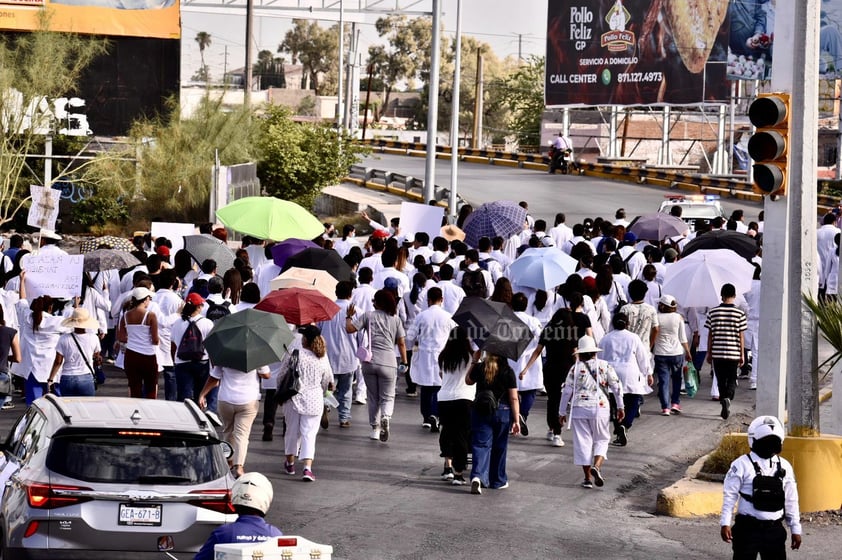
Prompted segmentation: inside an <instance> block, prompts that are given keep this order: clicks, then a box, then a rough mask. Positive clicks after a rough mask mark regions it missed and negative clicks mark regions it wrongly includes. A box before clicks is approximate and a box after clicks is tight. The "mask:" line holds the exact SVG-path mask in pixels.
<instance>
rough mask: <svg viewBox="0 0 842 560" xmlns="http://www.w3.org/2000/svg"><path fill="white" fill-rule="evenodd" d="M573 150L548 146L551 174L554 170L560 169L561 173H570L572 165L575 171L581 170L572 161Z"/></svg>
mask: <svg viewBox="0 0 842 560" xmlns="http://www.w3.org/2000/svg"><path fill="white" fill-rule="evenodd" d="M572 154H573V150H570V149H566V150H559V149H558V148H556V147H554V146H550V151H549V158H550V169H549V172H550V173H551V174H555V172H556V170H557V169H558V170H560V171H561V174H562V175H567V174H568V173H570V168H571V167H573V168H574V170H575V171H576V172H581V171H580V169H579V166H578V165H577V164H576V162H575V161H573V158H572Z"/></svg>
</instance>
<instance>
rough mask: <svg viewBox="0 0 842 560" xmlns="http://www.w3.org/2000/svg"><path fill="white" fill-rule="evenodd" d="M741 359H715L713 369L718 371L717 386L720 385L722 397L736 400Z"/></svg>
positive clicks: (720, 395)
mask: <svg viewBox="0 0 842 560" xmlns="http://www.w3.org/2000/svg"><path fill="white" fill-rule="evenodd" d="M739 364H740V362H739V360H722V359H720V358H714V359H713V371H714V373H716V386H717V387H719V398H720V399H731V400H734V393H735V392H736V391H737V370H738V369H739Z"/></svg>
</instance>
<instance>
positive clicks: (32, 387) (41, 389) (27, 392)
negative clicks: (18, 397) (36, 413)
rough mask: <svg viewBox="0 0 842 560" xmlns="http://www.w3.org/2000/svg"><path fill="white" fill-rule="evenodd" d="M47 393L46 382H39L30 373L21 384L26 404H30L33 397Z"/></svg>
mask: <svg viewBox="0 0 842 560" xmlns="http://www.w3.org/2000/svg"><path fill="white" fill-rule="evenodd" d="M46 394H47V384H46V383H40V382H39V381H38V380H37V379H35V376H34V375H32V374H31V373H30V374H29V376H28V377H27V378H26V381H25V382H24V384H23V395H24V398H26V406H29V405H31V404H32V401H34V400H35V399H40V398H41V397H43V396H44V395H46Z"/></svg>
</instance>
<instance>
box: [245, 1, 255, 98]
mask: <svg viewBox="0 0 842 560" xmlns="http://www.w3.org/2000/svg"><path fill="white" fill-rule="evenodd" d="M253 8H254V6H253V5H252V0H246V83H245V84H243V104H244V105H245V106H246V107H251V82H252V67H251V27H252V19H253V18H254V9H253Z"/></svg>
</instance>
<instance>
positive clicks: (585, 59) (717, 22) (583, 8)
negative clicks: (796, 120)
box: [544, 0, 729, 107]
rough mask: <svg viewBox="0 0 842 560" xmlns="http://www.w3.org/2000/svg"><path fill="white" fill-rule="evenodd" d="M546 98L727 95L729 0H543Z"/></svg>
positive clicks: (664, 100)
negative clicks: (545, 4) (546, 24)
mask: <svg viewBox="0 0 842 560" xmlns="http://www.w3.org/2000/svg"><path fill="white" fill-rule="evenodd" d="M547 21H548V27H547V56H546V61H547V66H546V76H545V90H544V91H545V103H546V105H547V106H548V107H560V106H569V105H583V106H588V105H666V104H680V105H688V104H696V103H703V102H721V101H723V100H726V99H728V95H729V85H728V82H727V79H726V61H727V49H728V0H659V1H656V2H652V1H651V0H549V2H548V20H547Z"/></svg>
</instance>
